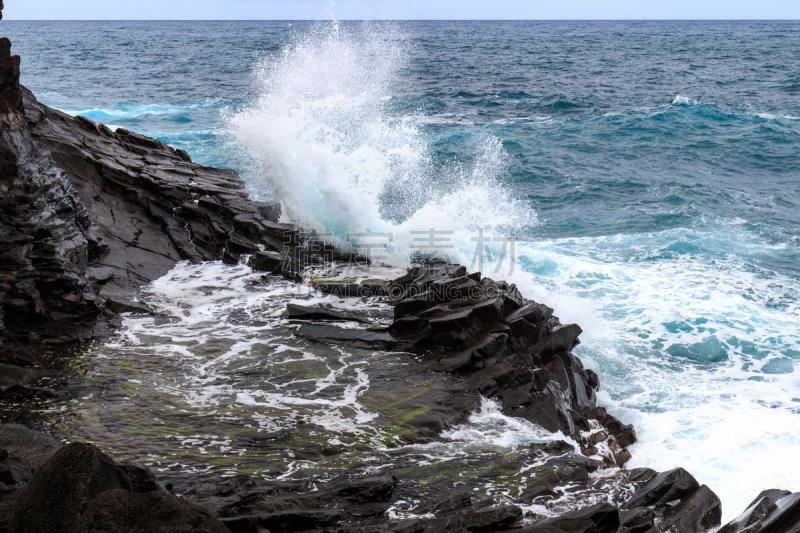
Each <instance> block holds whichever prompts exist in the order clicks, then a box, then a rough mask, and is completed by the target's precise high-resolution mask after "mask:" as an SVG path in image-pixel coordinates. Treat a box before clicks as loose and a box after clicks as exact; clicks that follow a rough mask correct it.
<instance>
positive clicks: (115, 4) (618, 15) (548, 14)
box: [3, 0, 800, 20]
mask: <svg viewBox="0 0 800 533" xmlns="http://www.w3.org/2000/svg"><path fill="white" fill-rule="evenodd" d="M330 13H331V9H330V6H329V5H328V2H327V1H325V0H321V1H308V0H307V1H299V2H288V1H285V0H73V1H65V0H5V9H4V10H3V19H4V20H309V19H311V20H313V19H326V18H330ZM333 13H335V15H336V18H338V19H341V20H347V19H398V20H442V19H443V20H474V19H479V20H488V19H502V20H510V19H516V20H520V19H522V20H553V19H559V20H562V19H581V20H588V19H603V20H608V19H615V20H618V19H633V20H641V19H751V20H752V19H790V20H798V19H800V0H756V1H754V0H384V1H377V0H349V1H345V0H343V1H340V2H337V4H336V5H335V7H334V9H333Z"/></svg>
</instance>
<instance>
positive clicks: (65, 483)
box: [9, 444, 131, 533]
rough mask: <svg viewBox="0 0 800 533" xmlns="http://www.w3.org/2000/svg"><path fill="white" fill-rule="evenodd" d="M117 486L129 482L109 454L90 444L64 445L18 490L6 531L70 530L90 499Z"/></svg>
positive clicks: (60, 532) (126, 485) (47, 532)
mask: <svg viewBox="0 0 800 533" xmlns="http://www.w3.org/2000/svg"><path fill="white" fill-rule="evenodd" d="M116 489H122V490H124V491H127V492H130V490H131V483H130V481H129V480H128V476H127V475H126V474H125V472H124V471H123V470H122V469H121V468H120V467H118V466H117V465H116V464H115V463H114V461H113V460H112V459H111V458H110V457H108V456H107V455H105V454H104V453H102V452H101V451H100V450H98V449H97V448H95V447H94V446H92V445H91V444H70V445H68V446H64V447H63V448H61V449H59V450H58V451H57V452H56V453H55V454H54V455H53V457H52V458H51V459H50V460H49V461H47V463H45V464H44V465H43V466H42V467H41V468H40V469H39V470H37V471H36V473H35V474H34V475H33V477H32V478H31V479H30V481H29V482H28V484H27V485H25V486H24V487H23V488H22V489H20V490H19V492H18V494H17V497H16V500H15V502H14V507H13V511H12V513H11V519H10V522H9V532H10V533H51V532H52V533H63V532H67V531H71V530H72V527H73V525H74V524H76V523H77V522H78V519H79V518H80V517H81V514H83V512H84V511H85V510H86V508H87V506H88V505H89V503H90V502H91V501H92V500H94V499H95V498H97V497H98V496H99V495H100V494H102V493H104V492H106V491H109V490H116Z"/></svg>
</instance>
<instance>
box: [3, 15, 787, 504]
mask: <svg viewBox="0 0 800 533" xmlns="http://www.w3.org/2000/svg"><path fill="white" fill-rule="evenodd" d="M2 28H3V34H4V35H8V36H9V37H10V38H11V39H12V42H13V46H14V48H13V51H14V53H19V54H21V56H22V67H21V69H22V82H23V83H24V84H25V85H27V86H28V87H29V88H30V89H31V90H33V91H34V93H35V94H36V95H37V97H38V98H39V99H40V100H41V101H43V102H44V103H46V104H48V105H51V106H53V107H56V108H58V109H61V110H64V111H66V112H68V113H71V114H74V115H78V114H80V115H84V116H87V117H89V118H91V119H92V120H95V121H98V122H103V123H105V124H107V125H109V126H110V127H124V128H127V129H131V130H134V131H138V132H141V133H144V134H147V135H151V136H154V137H156V138H158V139H161V140H162V141H164V142H167V143H169V144H171V145H173V146H175V147H178V148H183V149H185V150H187V151H188V152H189V153H190V154H191V156H192V158H193V159H194V160H195V161H197V162H200V163H203V164H207V165H212V166H223V167H230V168H236V169H237V170H239V171H240V172H241V174H242V176H243V177H244V178H245V180H246V181H247V183H248V187H249V189H250V191H251V193H252V194H253V195H254V196H255V197H258V198H264V199H270V198H271V199H277V200H280V201H281V202H282V203H283V206H284V213H285V214H284V216H285V217H286V218H287V219H289V220H292V221H294V222H296V223H298V224H300V225H302V226H304V227H306V228H309V229H314V230H316V231H318V232H320V233H323V234H325V236H326V238H327V239H329V240H330V241H331V242H335V243H337V244H339V245H341V246H354V247H358V246H360V245H363V242H359V241H358V239H357V238H356V237H354V236H357V235H361V238H362V239H363V236H364V234H366V233H367V230H369V231H370V232H372V233H374V234H380V235H387V237H382V238H383V240H382V241H380V244H381V248H376V249H373V251H376V250H377V251H378V252H380V253H382V254H383V256H382V257H381V258H382V259H383V260H384V261H385V262H386V263H389V264H393V265H396V266H403V265H404V264H407V262H408V259H409V257H410V255H412V254H413V253H414V252H415V251H418V250H419V249H420V248H424V247H425V243H426V242H427V243H428V244H430V243H431V242H433V243H435V244H436V247H437V248H439V250H438V251H439V252H440V253H442V254H447V255H448V257H449V258H450V259H452V260H455V261H460V262H462V263H464V264H467V265H468V266H470V268H471V269H472V270H482V271H483V273H484V274H485V275H489V276H491V277H494V278H496V279H500V278H505V279H508V280H509V281H513V282H515V283H517V284H518V285H519V286H520V288H521V290H522V292H523V294H525V296H527V297H529V298H534V299H536V300H539V301H543V302H545V303H547V304H548V305H550V306H551V307H554V308H555V309H556V314H557V315H558V316H560V318H561V320H562V322H577V323H579V324H580V325H581V326H582V327H583V329H584V334H583V335H582V337H581V338H582V344H581V345H580V346H579V347H578V348H576V350H575V351H576V354H577V355H579V356H580V357H581V358H582V359H583V361H584V362H585V364H586V365H587V366H589V367H590V368H593V369H594V370H596V371H597V372H598V374H599V375H600V381H601V385H602V392H601V394H600V401H601V403H602V404H603V405H605V406H606V407H607V408H608V409H609V410H610V411H611V412H612V413H614V414H615V415H617V416H618V417H620V418H621V419H623V420H624V421H625V422H630V423H633V424H634V425H635V427H636V429H637V432H638V435H639V443H638V444H636V445H635V446H634V447H633V448H632V452H633V459H632V460H631V462H630V463H629V464H630V466H649V467H652V468H655V469H658V470H664V469H669V468H673V467H677V466H683V467H685V468H686V469H687V470H689V471H690V472H692V473H693V474H694V475H695V476H696V477H697V478H698V480H699V481H700V482H701V483H706V484H708V485H709V486H710V487H711V488H712V489H713V490H714V491H715V492H716V493H717V494H718V495H719V496H720V497H721V498H722V501H723V515H724V516H723V518H724V519H729V518H732V517H733V516H735V515H736V514H737V513H738V512H740V511H741V510H742V509H744V507H745V506H746V505H747V503H749V501H750V500H751V499H752V498H753V497H754V496H755V495H756V494H757V493H758V491H760V490H762V489H767V488H784V489H789V490H795V491H797V490H800V481H798V476H797V471H798V469H800V459H798V457H800V381H799V380H798V373H797V372H798V371H797V369H796V367H797V366H798V364H800V309H799V308H798V296H800V265H798V259H800V216H798V213H800V150H798V149H799V148H800V53H798V51H799V50H800V24H798V23H795V22H396V23H369V22H367V23H362V22H337V21H333V20H329V21H322V22H288V21H285V22H187V23H177V22H147V23H143V22H91V23H89V22H3V23H2ZM433 237H436V238H438V239H440V240H434V241H432V240H431V238H433ZM511 239H513V241H512V240H511ZM512 242H513V244H512ZM445 246H446V248H445ZM476 248H477V251H479V252H480V253H476ZM211 274H213V272H211V273H209V272H206V273H205V274H199V273H195V274H194V275H197V276H208V275H211ZM181 275H182V274H181V271H177V272H176V273H174V274H173V275H172V277H171V278H167V279H165V280H164V281H163V283H164V284H166V285H165V286H164V287H162V289H163V291H162V292H163V293H164V294H167V295H168V294H169V293H170V291H171V290H175V289H176V288H177V287H180V285H181V283H182V281H181V279H180V278H181ZM219 275H220V276H221V277H222V278H224V277H225V276H240V275H241V276H246V275H249V274H243V273H238V274H237V273H232V272H228V271H226V272H220V273H219ZM211 285H212V286H213V283H212V284H211ZM241 289H242V291H245V290H246V289H247V287H245V286H244V285H243V286H242V287H241ZM229 290H233V289H229ZM247 290H251V289H247ZM162 297H163V296H162ZM241 297H243V296H242V295H241V294H240V295H237V296H236V298H241ZM209 298H210V299H209V300H208V301H207V302H206V304H207V305H209V306H211V307H213V306H214V305H215V301H216V300H215V299H214V298H211V297H209ZM220 298H223V299H224V295H222V296H220ZM164 305H166V304H164ZM209 313H211V314H213V311H209ZM193 324H194V325H193V327H195V328H201V329H202V327H203V326H202V324H203V322H202V321H198V322H196V323H194V322H193ZM206 326H207V327H208V328H209V331H211V330H212V329H213V328H215V327H217V325H216V324H213V323H211V322H209V323H208V324H206ZM126 327H127V328H128V329H127V330H126V331H128V332H129V333H130V334H131V335H136V334H137V331H139V330H138V329H137V328H141V324H140V323H138V322H129V323H128V324H127V325H126ZM230 337H231V339H233V338H234V337H236V338H235V339H233V340H231V341H230V342H231V346H230V348H231V350H233V352H231V353H232V354H234V355H235V353H234V352H235V351H236V350H237V349H239V348H238V347H241V346H242V345H243V344H242V343H245V344H246V343H247V342H248V341H247V335H246V332H239V333H236V332H232V333H231V335H230ZM178 344H180V343H178ZM223 351H224V350H223ZM323 359H324V357H323ZM232 360H235V357H233V358H232ZM187 364H189V363H187ZM197 364H200V363H197ZM319 364H321V365H323V366H324V365H327V364H328V363H325V362H324V361H323V362H320V363H319ZM335 368H337V369H339V368H341V369H342V375H345V374H347V375H349V376H350V378H348V379H349V381H348V383H349V384H350V386H352V387H355V389H353V390H358V387H360V386H362V385H359V377H358V372H357V370H358V365H349V366H348V364H347V362H346V361H345V362H344V366H342V363H337V366H336V367H335ZM314 383H315V385H314V387H318V386H322V385H319V384H316V381H314ZM345 389H346V387H345ZM345 389H342V390H341V391H339V392H340V393H341V394H340V395H339V396H336V397H331V398H327V399H325V400H324V401H330V402H334V403H336V402H338V403H336V405H340V406H350V409H349V411H348V412H351V413H352V412H354V411H353V409H355V411H358V409H361V407H358V406H359V405H360V404H358V402H357V400H356V398H357V395H353V394H351V395H349V396H348V395H347V394H346V390H345ZM229 392H230V391H229ZM240 392H241V391H240ZM339 392H337V394H339ZM269 394H270V393H269V391H260V392H258V393H255V392H254V393H252V394H250V396H249V399H248V398H244V397H242V398H237V397H236V396H235V395H234V396H233V397H232V399H230V400H226V401H237V400H241V401H242V402H243V404H247V402H248V401H252V402H263V401H269V398H270V396H269ZM196 400H197V403H196V405H195V407H196V408H198V409H202V408H203V403H202V401H203V398H200V397H198V398H197V399H196ZM276 401H277V400H276ZM281 401H285V400H281ZM348 402H349V403H348ZM287 409H288V407H287ZM487 409H488V408H486V407H485V408H484V410H483V411H482V413H477V414H476V417H478V418H476V421H475V424H476V425H474V426H473V427H472V428H471V429H470V428H462V429H459V430H458V431H461V433H458V432H456V433H454V435H456V437H458V438H467V439H474V438H477V437H476V433H474V431H475V428H482V427H483V426H482V425H481V424H484V425H485V423H486V422H487V420H491V418H492V416H490V415H491V410H490V409H489V410H488V411H487ZM362 411H363V413H364V416H365V417H366V418H364V420H363V424H364V431H369V428H370V420H369V413H368V412H367V411H366V410H363V409H362ZM487 417H488V418H487ZM504 423H505V424H510V423H509V422H508V421H506V422H504ZM503 427H505V426H502V425H501V426H498V425H496V424H494V425H491V431H490V430H489V429H487V428H483V429H484V430H485V432H486V434H487V435H490V437H487V438H489V439H491V440H492V441H497V442H505V440H508V441H511V440H513V439H514V438H515V435H516V433H515V432H517V431H518V428H514V427H513V425H509V426H508V427H507V428H506V429H505V430H504V431H507V432H508V435H507V436H506V437H503V436H502V435H501V433H502V431H499V430H498V428H500V429H503ZM479 433H480V431H479Z"/></svg>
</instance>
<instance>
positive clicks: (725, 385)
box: [512, 220, 800, 520]
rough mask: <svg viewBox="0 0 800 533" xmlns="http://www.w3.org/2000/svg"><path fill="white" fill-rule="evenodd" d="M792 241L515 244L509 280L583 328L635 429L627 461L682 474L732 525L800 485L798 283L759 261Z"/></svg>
mask: <svg viewBox="0 0 800 533" xmlns="http://www.w3.org/2000/svg"><path fill="white" fill-rule="evenodd" d="M785 246H786V243H775V244H773V243H769V242H765V241H764V240H763V239H762V238H761V237H759V236H758V234H755V233H751V232H750V231H749V230H748V228H747V226H746V225H743V224H741V223H739V222H738V221H736V220H730V221H728V220H710V221H708V222H707V224H706V225H702V224H701V225H700V226H699V227H698V228H696V229H693V230H687V229H677V230H667V231H663V232H659V233H653V234H641V235H616V236H607V237H591V238H580V239H559V240H553V241H547V242H541V243H527V244H521V245H519V246H518V252H519V261H520V266H522V267H523V268H521V269H519V270H518V271H517V273H516V274H515V276H513V277H512V279H514V280H515V281H516V282H517V283H518V284H519V285H520V286H521V290H522V292H523V294H525V295H526V296H528V297H532V298H534V299H537V300H539V301H544V302H546V303H547V304H548V305H550V306H551V307H554V308H555V309H556V314H557V315H559V316H560V318H561V319H562V322H577V323H579V324H581V326H582V327H583V329H584V331H585V332H584V334H583V335H582V336H581V339H582V341H583V343H582V344H581V345H580V346H579V347H578V348H576V353H577V354H578V355H579V356H580V357H581V358H582V359H583V361H584V363H585V364H586V365H587V366H589V367H590V368H593V369H595V370H596V371H597V372H598V373H599V374H600V381H601V385H602V386H603V388H604V392H602V393H601V394H600V400H601V403H602V404H604V405H606V406H607V407H609V408H610V410H611V411H612V413H614V414H615V415H617V416H619V417H620V418H621V419H623V420H624V421H625V422H628V423H633V424H634V426H635V427H636V429H637V432H638V434H639V444H637V445H635V446H634V447H633V449H632V452H633V459H632V461H631V462H630V466H631V467H635V466H648V467H651V468H655V469H658V470H666V469H671V468H675V467H678V466H682V467H684V468H686V469H687V470H688V471H689V472H691V473H692V474H693V475H695V476H696V477H697V478H698V480H699V481H700V482H701V483H705V484H707V485H709V486H710V487H711V489H712V490H714V491H715V492H716V493H717V494H718V495H719V496H720V498H721V499H722V502H723V519H724V520H727V519H729V518H733V517H734V516H736V515H737V514H738V513H739V512H741V511H742V510H743V509H744V508H745V506H746V505H747V504H748V503H749V502H750V501H751V500H752V499H753V498H754V497H755V496H756V494H758V492H759V491H760V490H763V489H766V488H784V489H787V490H793V491H797V490H800V481H798V480H797V477H796V476H793V475H792V472H794V471H796V470H797V468H798V467H800V459H797V458H798V457H800V438H798V437H797V435H800V383H798V380H797V370H796V368H795V367H796V366H797V364H798V358H797V356H798V354H800V330H798V328H797V324H798V323H800V306H799V305H798V296H800V286H799V285H798V280H797V279H796V278H794V277H792V276H791V275H788V274H783V273H780V272H774V271H770V270H768V269H766V268H765V267H759V266H755V265H754V262H753V260H752V259H751V257H763V256H769V255H772V254H775V253H778V252H780V251H781V250H783V249H784V248H785ZM524 269H526V270H527V271H528V272H525V271H524Z"/></svg>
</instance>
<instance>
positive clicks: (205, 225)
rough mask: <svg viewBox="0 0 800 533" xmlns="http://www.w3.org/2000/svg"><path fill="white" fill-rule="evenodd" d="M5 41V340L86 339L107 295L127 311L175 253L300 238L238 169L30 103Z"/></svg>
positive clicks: (188, 255)
mask: <svg viewBox="0 0 800 533" xmlns="http://www.w3.org/2000/svg"><path fill="white" fill-rule="evenodd" d="M10 48H11V43H10V42H9V41H8V39H3V40H0V115H2V117H0V118H2V120H0V168H1V169H2V176H3V179H2V180H0V304H2V305H0V308H2V309H0V334H2V336H3V339H2V340H4V339H5V336H6V335H13V336H14V338H15V339H16V340H18V341H20V342H22V343H26V342H33V343H36V342H39V341H42V340H49V341H57V342H62V341H74V340H82V339H88V338H91V337H92V336H95V335H97V334H98V333H97V332H95V323H96V321H97V319H98V317H101V316H102V315H101V312H102V310H103V308H104V306H105V302H106V301H110V302H111V305H109V308H110V309H112V310H115V311H127V310H129V309H126V306H125V305H124V303H125V302H126V298H125V297H126V295H127V294H129V293H130V292H131V291H132V290H134V289H136V288H138V287H139V286H140V285H142V284H144V283H147V282H149V281H152V280H154V279H156V278H158V277H160V276H162V275H163V274H165V273H166V272H167V271H169V270H170V269H171V268H172V267H173V266H174V265H175V263H176V262H178V261H181V260H186V259H188V260H191V261H204V260H218V259H222V260H224V261H227V262H236V261H238V260H239V258H240V257H241V256H242V255H245V254H254V255H255V257H256V258H258V259H260V260H261V261H262V262H266V261H267V258H269V259H272V257H271V256H267V255H265V254H267V253H268V251H269V250H274V251H280V250H281V249H282V248H283V247H284V246H285V245H286V244H287V243H289V244H291V243H293V242H295V241H296V240H297V239H296V238H294V235H295V234H296V232H295V230H294V229H293V227H292V226H289V225H285V224H280V223H278V219H279V217H280V205H279V204H274V203H272V204H270V203H265V202H253V201H250V200H248V199H247V193H246V191H245V188H244V182H243V181H242V180H241V179H240V178H239V176H238V174H237V173H236V171H233V170H224V169H214V168H209V167H204V166H202V165H197V164H195V163H192V162H191V161H190V158H189V157H188V154H186V153H185V152H183V151H180V150H175V149H173V148H171V147H169V146H167V145H165V144H163V143H161V142H160V141H157V140H155V139H151V138H149V137H145V136H143V135H140V134H137V133H134V132H131V131H128V130H125V129H122V128H120V129H118V130H117V131H116V132H112V131H111V130H110V129H109V128H107V127H105V126H103V125H102V124H101V125H98V124H95V123H94V122H92V121H90V120H88V119H86V118H83V117H71V116H69V115H67V114H65V113H61V112H60V111H56V110H54V109H51V108H49V107H47V106H45V105H43V104H41V103H39V102H38V101H36V99H35V97H34V96H33V94H31V93H30V92H29V91H28V90H27V89H25V88H24V87H22V86H20V85H19V64H20V60H19V57H18V56H13V57H12V56H11V53H10ZM258 254H261V256H259V255H258ZM272 269H273V265H270V270H272ZM118 302H122V304H121V305H117V303H118Z"/></svg>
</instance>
